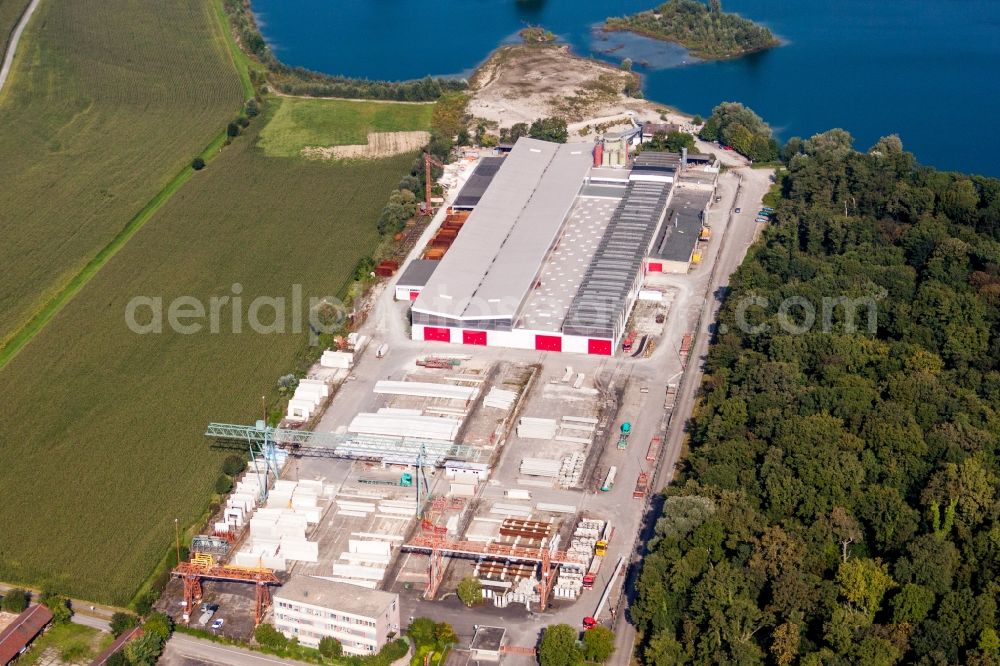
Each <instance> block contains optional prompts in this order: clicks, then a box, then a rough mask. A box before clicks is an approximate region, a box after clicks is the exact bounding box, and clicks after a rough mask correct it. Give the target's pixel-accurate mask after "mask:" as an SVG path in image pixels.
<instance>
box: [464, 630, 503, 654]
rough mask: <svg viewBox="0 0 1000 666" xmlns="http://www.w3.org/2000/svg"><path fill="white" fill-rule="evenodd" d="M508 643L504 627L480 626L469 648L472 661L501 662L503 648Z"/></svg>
mask: <svg viewBox="0 0 1000 666" xmlns="http://www.w3.org/2000/svg"><path fill="white" fill-rule="evenodd" d="M506 642H507V630H506V629H504V628H503V627H487V626H479V627H477V628H476V635H475V636H473V637H472V645H470V646H469V651H470V652H471V654H470V655H469V658H470V659H471V660H472V661H496V662H498V661H500V655H501V654H502V653H503V647H504V645H505V644H506Z"/></svg>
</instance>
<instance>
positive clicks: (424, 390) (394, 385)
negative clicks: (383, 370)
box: [372, 379, 479, 401]
mask: <svg viewBox="0 0 1000 666" xmlns="http://www.w3.org/2000/svg"><path fill="white" fill-rule="evenodd" d="M372 391H373V392H375V393H387V394H390V395H411V396H418V397H421V398H444V399H448V400H461V401H469V400H472V399H473V398H475V397H476V396H477V395H479V389H478V388H475V387H472V386H456V385H455V384H436V383H434V382H405V381H392V380H388V379H383V380H381V381H378V382H375V388H374V389H372Z"/></svg>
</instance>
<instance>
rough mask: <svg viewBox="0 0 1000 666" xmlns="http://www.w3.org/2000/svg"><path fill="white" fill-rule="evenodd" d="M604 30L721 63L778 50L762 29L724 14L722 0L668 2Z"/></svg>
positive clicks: (610, 23) (775, 41) (616, 20)
mask: <svg viewBox="0 0 1000 666" xmlns="http://www.w3.org/2000/svg"><path fill="white" fill-rule="evenodd" d="M604 29H605V30H608V31H629V32H634V33H637V34H640V35H646V36H647V37H653V38H655V39H662V40H666V41H669V42H674V43H676V44H680V45H681V46H683V47H685V48H686V49H687V50H688V51H690V52H691V55H693V56H695V57H698V58H701V59H703V60H721V59H723V58H735V57H737V56H741V55H746V54H748V53H754V52H756V51H763V50H765V49H769V48H772V47H774V46H777V45H778V44H779V43H780V42H779V41H778V39H777V38H776V37H775V36H774V35H773V34H772V33H771V31H770V30H768V29H767V28H766V27H764V26H762V25H758V24H757V23H754V22H753V21H751V20H749V19H746V18H743V17H742V16H739V15H738V14H732V13H727V12H724V11H722V3H721V0H709V2H708V4H707V5H706V4H705V3H704V2H701V1H700V0H668V1H667V2H665V3H663V4H662V5H660V6H659V7H657V8H656V9H652V10H649V11H645V12H639V13H638V14H633V15H632V16H625V17H621V18H609V19H608V20H607V21H606V22H605V24H604Z"/></svg>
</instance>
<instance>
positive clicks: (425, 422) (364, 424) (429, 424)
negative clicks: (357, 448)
mask: <svg viewBox="0 0 1000 666" xmlns="http://www.w3.org/2000/svg"><path fill="white" fill-rule="evenodd" d="M461 426H462V420H461V419H453V418H447V417H440V416H411V415H407V414H372V413H368V412H362V413H360V414H358V415H357V416H355V417H354V418H353V419H351V423H350V425H349V426H348V427H347V430H348V431H349V432H351V433H355V434H360V435H380V436H389V437H415V438H419V439H432V440H440V441H444V442H454V441H455V437H456V436H457V435H458V429H459V428H460V427H461Z"/></svg>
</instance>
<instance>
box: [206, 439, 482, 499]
mask: <svg viewBox="0 0 1000 666" xmlns="http://www.w3.org/2000/svg"><path fill="white" fill-rule="evenodd" d="M205 437H207V438H209V439H210V440H212V441H213V442H215V443H216V444H217V445H218V446H223V447H234V448H235V447H238V448H241V449H249V451H250V459H251V461H255V462H256V461H261V462H262V463H263V464H261V465H253V468H254V469H255V470H257V474H258V476H263V478H261V479H260V482H261V483H260V488H261V499H264V498H266V497H267V487H268V480H267V478H266V477H267V474H268V473H269V472H270V473H271V474H273V475H274V478H278V469H277V464H276V456H275V453H276V450H277V449H279V448H280V449H284V450H286V451H288V452H289V453H294V454H295V455H300V456H322V457H329V458H346V459H348V460H377V461H380V462H384V463H389V464H394V465H412V466H414V467H416V468H417V479H416V481H417V483H418V493H419V484H420V483H421V482H422V483H423V484H424V494H425V495H426V492H427V476H426V473H425V472H424V467H439V466H441V465H443V464H444V462H445V460H463V461H467V462H474V461H476V460H478V459H479V456H480V450H479V449H477V448H476V447H474V446H468V445H466V444H455V443H452V442H442V441H434V440H423V439H418V438H415V437H402V438H398V437H380V436H377V435H356V434H355V435H352V434H337V433H332V432H311V431H308V430H292V429H283V428H272V427H270V426H267V425H265V424H264V423H263V421H258V422H257V424H256V425H252V426H248V425H235V424H230V423H209V424H208V429H207V430H206V431H205ZM262 470H263V471H262ZM418 499H419V495H418Z"/></svg>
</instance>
